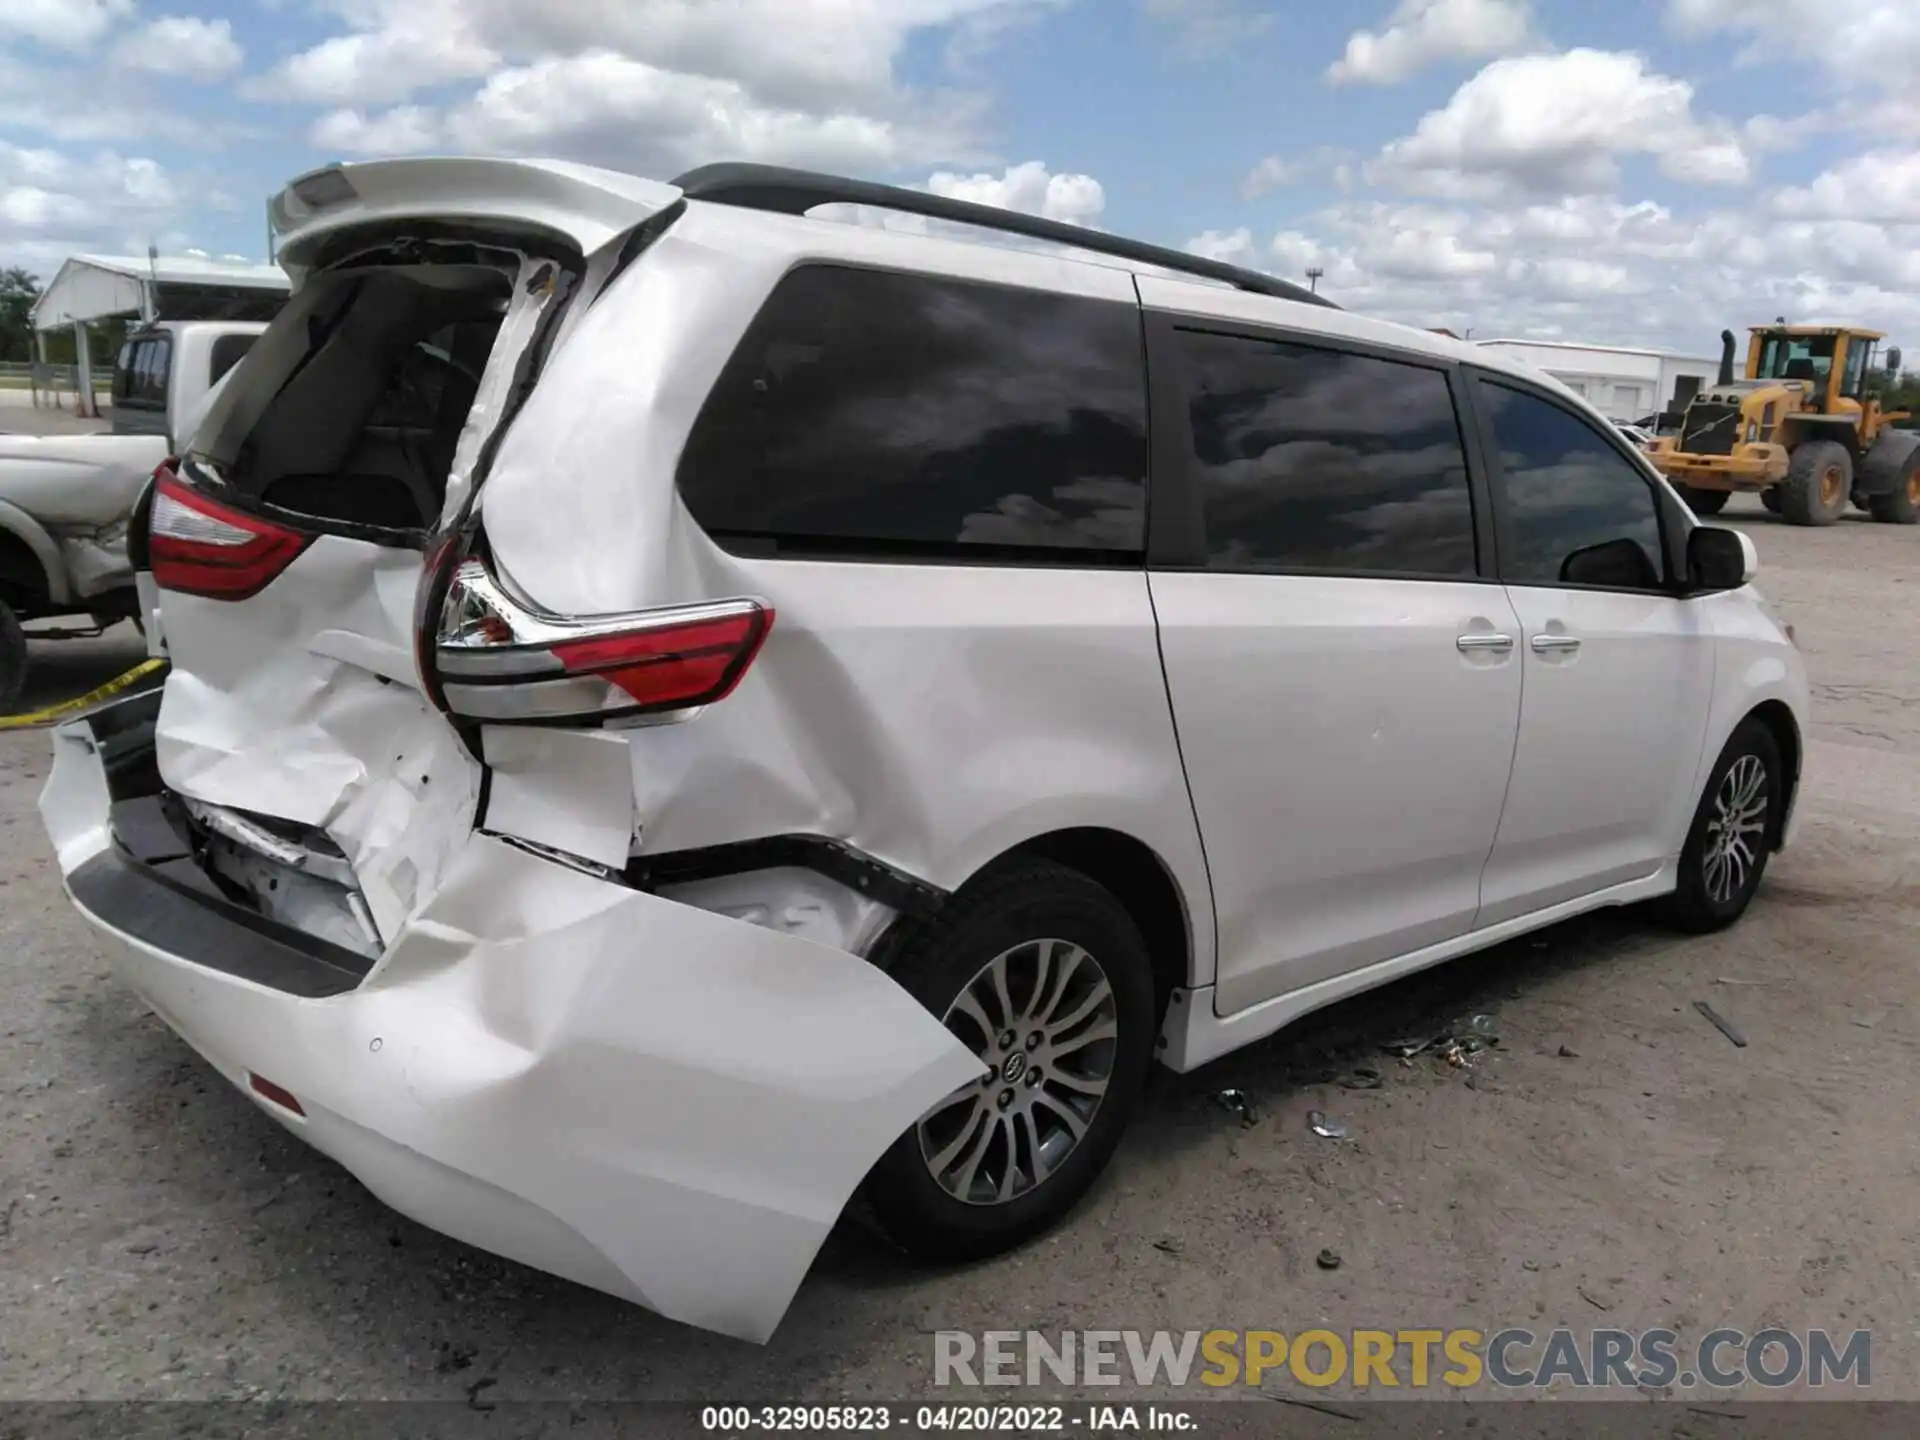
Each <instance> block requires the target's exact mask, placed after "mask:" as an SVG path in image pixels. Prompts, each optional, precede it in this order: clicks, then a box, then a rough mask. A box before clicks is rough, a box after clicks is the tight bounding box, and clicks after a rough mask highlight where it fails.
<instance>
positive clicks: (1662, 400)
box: [1476, 340, 1720, 423]
mask: <svg viewBox="0 0 1920 1440" xmlns="http://www.w3.org/2000/svg"><path fill="white" fill-rule="evenodd" d="M1476 343H1478V344H1481V345H1485V346H1487V347H1488V348H1490V349H1495V350H1500V351H1503V352H1505V353H1506V354H1507V355H1510V356H1512V357H1513V358H1514V359H1517V360H1523V361H1525V362H1526V363H1527V364H1529V365H1532V366H1534V367H1535V368H1536V369H1539V370H1544V371H1546V372H1547V373H1548V374H1549V375H1551V376H1553V377H1554V378H1555V379H1556V380H1559V381H1561V382H1562V383H1563V384H1565V385H1566V386H1567V387H1568V388H1569V389H1571V390H1573V391H1574V392H1575V393H1577V394H1579V395H1581V396H1584V397H1585V398H1586V400H1587V402H1588V403H1589V404H1591V405H1592V406H1593V407H1594V408H1595V409H1597V410H1598V411H1600V413H1601V414H1603V415H1605V416H1606V417H1607V418H1608V419H1609V420H1617V421H1621V422H1624V423H1631V422H1633V421H1636V420H1642V419H1645V418H1646V417H1647V416H1648V415H1653V414H1659V413H1662V412H1667V411H1679V410H1682V409H1684V408H1685V407H1686V403H1687V401H1689V400H1691V399H1692V398H1693V396H1694V393H1695V392H1696V391H1698V390H1699V389H1700V388H1701V387H1702V386H1704V385H1711V384H1712V383H1713V378H1714V376H1715V375H1716V374H1718V373H1719V370H1720V359H1719V357H1718V355H1715V356H1712V357H1710V358H1707V359H1696V358H1694V357H1692V356H1685V355H1671V354H1667V353H1665V352H1663V351H1659V350H1629V349H1621V348H1614V347H1610V346H1605V345H1575V344H1570V343H1567V342H1564V341H1556V340H1481V341H1478V342H1476Z"/></svg>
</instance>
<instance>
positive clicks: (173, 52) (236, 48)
mask: <svg viewBox="0 0 1920 1440" xmlns="http://www.w3.org/2000/svg"><path fill="white" fill-rule="evenodd" d="M113 58H114V61H115V63H117V64H119V65H120V66H122V67H123V68H125V69H129V70H145V71H147V72H149V73H151V74H155V75H192V76H195V77H197V78H200V79H205V80H217V79H219V78H221V77H222V76H225V75H231V74H232V73H233V72H234V71H235V70H238V69H239V68H240V66H241V63H242V62H243V61H244V60H245V59H246V52H245V51H243V50H242V49H241V48H240V42H239V41H237V40H235V39H234V38H233V25H232V24H231V23H230V22H228V21H226V20H201V19H198V18H196V17H194V16H192V15H162V16H161V17H160V18H159V19H157V20H154V21H152V22H150V23H149V24H146V25H142V26H141V27H140V28H139V29H138V30H135V31H134V32H133V33H131V34H129V35H127V36H125V37H123V38H122V39H121V40H120V41H119V43H118V44H116V45H115V46H114V47H113Z"/></svg>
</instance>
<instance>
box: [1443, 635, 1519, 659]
mask: <svg viewBox="0 0 1920 1440" xmlns="http://www.w3.org/2000/svg"><path fill="white" fill-rule="evenodd" d="M1453 643H1454V645H1455V646H1456V647H1457V648H1458V649H1459V650H1460V652H1461V653H1462V654H1467V655H1470V654H1472V653H1473V652H1474V651H1476V650H1491V651H1493V652H1494V653H1495V654H1499V655H1504V654H1506V653H1507V652H1508V651H1509V650H1511V649H1513V637H1512V636H1511V635H1496V634H1494V633H1493V632H1492V631H1491V630H1474V631H1470V632H1468V633H1467V634H1465V635H1462V636H1461V637H1460V638H1459V639H1457V640H1455V641H1454V642H1453Z"/></svg>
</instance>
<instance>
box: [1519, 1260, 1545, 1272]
mask: <svg viewBox="0 0 1920 1440" xmlns="http://www.w3.org/2000/svg"><path fill="white" fill-rule="evenodd" d="M1520 1268H1521V1269H1522V1270H1538V1269H1539V1268H1540V1262H1539V1261H1538V1260H1522V1261H1521V1262H1520Z"/></svg>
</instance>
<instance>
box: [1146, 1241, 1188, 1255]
mask: <svg viewBox="0 0 1920 1440" xmlns="http://www.w3.org/2000/svg"><path fill="white" fill-rule="evenodd" d="M1153 1248H1154V1249H1156V1250H1158V1251H1160V1252H1161V1253H1162V1254H1165V1255H1178V1254H1179V1253H1180V1252H1181V1251H1182V1250H1184V1249H1186V1248H1187V1247H1186V1246H1184V1245H1182V1244H1181V1243H1180V1242H1179V1241H1178V1240H1172V1239H1167V1240H1156V1241H1154V1242H1153Z"/></svg>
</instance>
